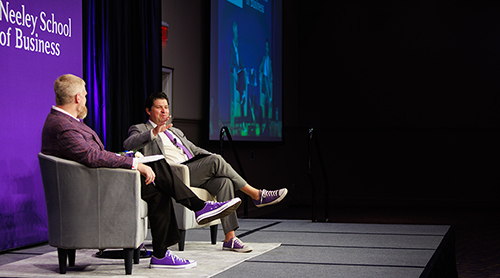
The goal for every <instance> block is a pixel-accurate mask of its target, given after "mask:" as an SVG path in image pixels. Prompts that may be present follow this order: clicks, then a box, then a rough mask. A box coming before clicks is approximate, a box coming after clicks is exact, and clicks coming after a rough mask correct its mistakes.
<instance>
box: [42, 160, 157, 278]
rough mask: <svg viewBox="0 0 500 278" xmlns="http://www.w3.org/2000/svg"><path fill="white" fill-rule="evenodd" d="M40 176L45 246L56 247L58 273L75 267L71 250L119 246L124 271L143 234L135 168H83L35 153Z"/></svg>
mask: <svg viewBox="0 0 500 278" xmlns="http://www.w3.org/2000/svg"><path fill="white" fill-rule="evenodd" d="M38 159H39V163H40V170H41V174H42V181H43V187H44V192H45V200H46V205H47V218H48V222H49V245H50V246H53V247H57V251H58V257H59V272H60V273H61V274H64V273H66V266H67V265H66V264H67V261H68V258H69V265H70V266H74V265H75V250H76V249H113V248H115V249H116V248H120V249H121V248H123V250H124V254H125V256H124V257H125V273H126V274H131V273H132V258H134V263H136V264H138V263H139V249H138V248H139V246H140V245H141V244H142V243H143V242H144V239H145V238H146V234H147V224H148V221H147V204H146V202H144V201H143V200H142V199H141V180H140V174H139V172H138V171H135V170H127V169H111V168H88V167H86V166H84V165H82V164H80V163H77V162H74V161H70V160H66V159H62V158H58V157H55V156H50V155H45V154H42V153H40V154H38Z"/></svg>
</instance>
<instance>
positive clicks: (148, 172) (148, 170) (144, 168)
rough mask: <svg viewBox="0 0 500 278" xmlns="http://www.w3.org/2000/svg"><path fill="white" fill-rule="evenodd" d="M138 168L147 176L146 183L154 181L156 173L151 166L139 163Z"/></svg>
mask: <svg viewBox="0 0 500 278" xmlns="http://www.w3.org/2000/svg"><path fill="white" fill-rule="evenodd" d="M137 170H138V171H139V172H140V173H141V175H143V176H144V177H145V178H146V184H150V183H152V182H154V180H155V177H156V175H155V172H153V169H151V167H149V166H148V165H146V164H142V163H139V164H137Z"/></svg>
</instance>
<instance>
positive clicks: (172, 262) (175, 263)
mask: <svg viewBox="0 0 500 278" xmlns="http://www.w3.org/2000/svg"><path fill="white" fill-rule="evenodd" d="M195 266H196V261H194V260H184V259H183V258H179V257H177V255H175V254H173V253H171V252H170V250H167V252H166V253H165V257H164V258H162V259H157V258H156V257H155V256H152V257H151V263H150V264H149V267H150V268H175V269H182V268H193V267H195Z"/></svg>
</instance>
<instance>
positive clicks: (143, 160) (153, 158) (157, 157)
mask: <svg viewBox="0 0 500 278" xmlns="http://www.w3.org/2000/svg"><path fill="white" fill-rule="evenodd" d="M160 159H165V157H164V156H163V155H162V154H156V155H149V156H144V157H138V158H137V162H139V163H148V162H153V161H157V160H160Z"/></svg>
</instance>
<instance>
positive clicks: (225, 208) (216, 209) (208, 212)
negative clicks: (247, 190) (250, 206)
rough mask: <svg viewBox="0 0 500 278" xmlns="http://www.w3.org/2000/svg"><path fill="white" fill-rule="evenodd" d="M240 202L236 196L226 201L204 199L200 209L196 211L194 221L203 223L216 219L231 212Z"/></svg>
mask: <svg viewBox="0 0 500 278" xmlns="http://www.w3.org/2000/svg"><path fill="white" fill-rule="evenodd" d="M240 204H241V199H240V198H238V197H236V198H234V199H231V200H229V201H226V202H212V201H206V202H205V207H204V208H203V209H202V210H199V211H196V212H195V213H194V214H195V216H196V222H198V224H200V225H205V224H207V223H209V222H212V221H214V220H216V219H220V218H223V217H226V216H228V215H229V214H231V213H233V211H235V210H236V209H237V208H238V207H239V206H240Z"/></svg>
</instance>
